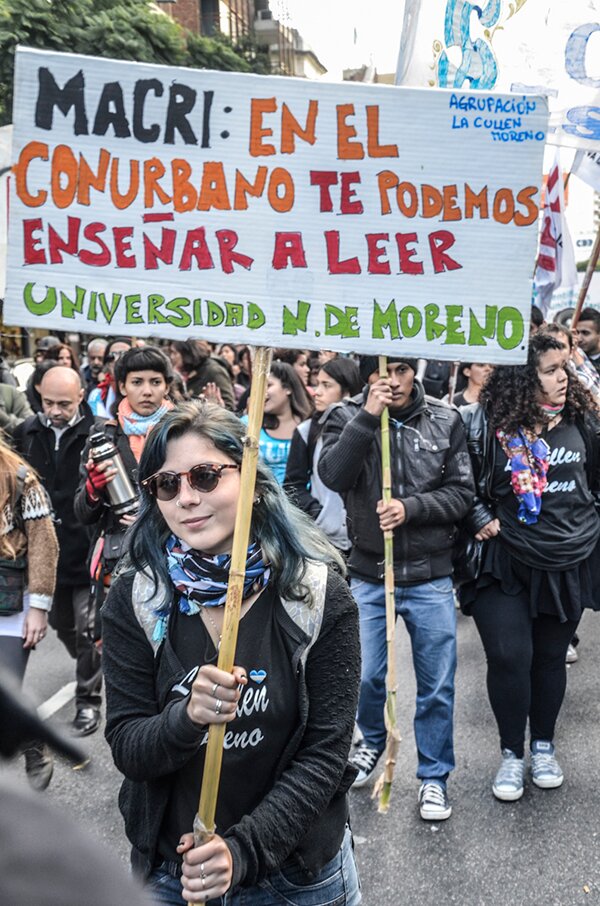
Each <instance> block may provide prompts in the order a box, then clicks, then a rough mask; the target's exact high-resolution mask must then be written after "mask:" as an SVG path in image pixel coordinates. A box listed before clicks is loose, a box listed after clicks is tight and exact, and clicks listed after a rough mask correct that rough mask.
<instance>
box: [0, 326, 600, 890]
mask: <svg viewBox="0 0 600 906" xmlns="http://www.w3.org/2000/svg"><path fill="white" fill-rule="evenodd" d="M537 320H539V319H537ZM533 327H535V330H534V329H533ZM82 359H83V362H84V364H81V363H80V361H79V357H78V355H77V351H76V350H75V349H74V348H72V347H71V345H69V344H68V343H66V342H61V340H60V339H59V338H58V337H54V336H47V337H44V338H43V339H42V340H41V341H39V342H38V344H37V348H36V353H35V357H34V363H33V367H32V373H31V376H30V378H29V381H28V383H27V387H26V389H25V391H24V392H21V391H20V390H19V389H17V387H16V386H15V383H16V382H15V381H14V379H13V378H12V375H11V374H10V370H9V369H8V368H7V367H5V363H4V362H3V370H2V372H0V428H2V431H3V432H4V438H3V440H2V442H1V443H0V460H2V475H1V479H2V480H1V481H0V497H1V498H2V499H1V500H0V506H1V507H2V513H3V526H2V530H1V532H0V588H1V589H2V590H5V593H6V595H7V597H6V600H7V601H8V600H9V597H10V595H9V592H10V591H11V590H12V592H13V597H14V593H15V589H17V591H16V594H17V595H18V594H19V593H20V594H21V596H22V606H21V607H20V608H18V607H17V608H16V609H15V610H14V612H11V611H10V610H9V609H8V607H7V608H6V610H5V609H4V607H2V611H1V615H0V652H1V654H2V660H3V661H5V662H6V663H7V664H8V665H9V666H10V668H11V670H12V671H13V673H14V674H15V675H16V676H18V678H19V681H21V682H22V680H23V676H24V673H25V666H26V663H27V658H28V656H29V653H30V651H31V650H32V649H35V647H36V645H37V644H39V643H40V642H41V641H42V640H43V638H44V636H45V634H46V632H47V624H49V625H50V626H51V627H52V628H53V629H54V630H55V631H56V633H57V635H58V637H59V639H60V640H61V642H62V643H63V644H64V645H65V647H66V649H67V651H68V652H69V654H70V655H71V657H72V658H73V660H74V662H75V675H76V694H75V713H74V715H73V718H72V723H71V732H72V733H73V735H75V736H86V735H88V734H91V733H94V732H96V731H97V730H98V728H99V727H100V726H101V723H102V720H101V706H102V686H103V680H105V682H106V712H107V713H106V736H107V740H108V743H109V745H110V747H111V749H112V753H113V757H114V760H115V763H116V764H117V766H118V768H119V769H120V770H121V772H122V773H123V774H124V777H125V780H124V788H123V793H122V797H121V808H122V812H123V815H124V818H125V823H126V830H127V833H128V836H129V839H130V841H131V843H132V847H133V857H132V859H133V863H134V866H135V867H136V868H137V870H138V871H139V872H140V873H141V874H142V875H143V876H144V877H145V878H146V880H147V882H148V883H149V885H150V887H151V889H152V890H153V896H155V897H156V901H157V902H159V903H163V904H181V903H183V902H185V901H186V900H194V901H197V902H205V901H207V900H214V901H215V902H219V898H220V897H221V898H223V899H222V902H223V903H227V904H228V906H236V904H238V903H242V902H243V903H248V904H254V906H263V904H267V903H271V902H275V901H277V902H279V901H280V900H281V898H282V897H285V896H286V895H288V896H291V897H292V899H291V900H290V902H294V903H298V904H306V906H309V904H314V903H317V902H323V903H324V902H336V903H337V902H339V903H347V904H349V906H354V904H358V903H360V901H361V900H360V889H359V884H358V879H357V875H356V867H355V864H354V857H353V854H352V847H351V835H350V831H349V826H348V809H349V805H348V802H349V795H348V794H349V791H350V789H351V788H354V789H356V788H360V787H362V786H365V785H367V784H369V783H370V782H371V781H372V779H373V778H374V775H375V773H376V771H377V768H378V763H379V762H380V758H381V756H382V754H383V751H384V748H385V741H386V728H385V724H384V703H385V695H386V690H385V674H386V617H385V589H384V543H383V533H384V532H387V531H391V532H393V538H394V564H393V569H394V580H395V607H396V615H397V616H400V617H401V618H402V619H403V621H404V623H405V625H406V628H407V631H408V633H409V637H410V643H411V647H412V657H413V665H414V671H415V679H416V702H415V714H414V727H415V742H416V750H417V751H416V776H417V779H418V786H417V788H416V792H417V796H416V799H417V807H418V809H419V813H420V815H421V817H422V818H423V820H425V821H442V820H446V819H448V818H449V817H450V815H451V812H452V805H451V790H450V789H449V783H448V781H449V778H450V775H451V773H452V771H453V769H454V738H453V716H454V683H455V672H456V666H457V653H456V625H457V605H458V604H460V609H461V610H462V613H463V614H465V615H472V616H473V618H474V623H475V626H476V628H477V631H478V633H479V635H480V637H481V640H482V644H483V647H484V650H485V655H486V659H487V689H488V695H489V700H490V705H491V709H492V712H493V715H494V718H495V720H496V723H497V727H498V735H499V750H500V751H499V768H498V771H497V773H496V775H495V776H494V778H491V779H492V783H491V789H492V792H493V795H494V796H495V797H496V798H497V799H499V800H504V801H515V800H517V799H519V798H520V797H521V796H522V795H523V791H524V785H525V783H526V777H527V765H529V772H530V777H531V781H532V782H533V784H534V785H535V786H537V787H539V788H540V789H549V788H556V787H559V786H560V785H561V784H562V782H563V778H564V771H563V767H562V766H561V764H560V762H559V760H558V758H557V754H556V750H555V739H554V736H555V726H556V723H557V719H558V716H559V712H560V708H561V704H562V701H563V697H564V692H565V686H566V662H567V660H574V659H576V658H577V656H578V655H577V651H576V650H575V647H574V645H575V644H576V643H577V641H578V640H577V636H576V630H577V627H578V624H579V621H580V619H581V616H582V612H583V609H584V608H591V609H594V610H597V609H600V593H599V591H598V589H600V581H598V580H599V578H600V577H599V576H598V575H597V570H598V568H599V562H600V561H599V557H598V551H597V546H598V543H599V539H600V518H599V516H598V511H597V506H596V502H597V494H598V491H599V490H600V449H599V444H600V414H599V412H598V400H599V398H600V374H599V372H600V312H597V311H596V310H594V309H591V308H588V309H584V311H583V312H582V313H581V317H580V321H579V324H578V327H577V330H576V331H574V332H571V331H570V330H569V329H568V328H567V327H565V326H563V325H561V324H541V325H540V324H535V325H532V337H531V340H530V346H529V351H528V359H527V362H526V363H525V364H523V365H518V366H497V367H495V368H494V367H493V366H491V365H490V364H486V363H480V362H464V363H461V364H460V366H459V367H458V369H457V370H456V372H455V373H454V374H452V369H451V367H450V365H449V364H448V363H445V362H438V361H431V362H425V361H423V360H418V361H417V360H414V359H411V358H407V357H404V356H398V355H392V356H390V357H389V359H388V369H387V376H385V377H384V376H381V375H380V372H379V366H378V361H377V358H376V357H373V356H362V357H358V356H357V357H354V356H351V357H347V356H342V355H337V354H336V353H331V352H328V351H322V352H320V353H315V352H309V351H307V350H288V349H276V350H274V354H273V364H272V367H271V372H270V375H269V378H268V382H267V388H266V397H265V406H264V417H263V421H262V427H261V431H260V438H259V449H260V462H259V468H258V478H257V485H256V491H255V497H254V502H253V511H252V525H251V543H250V547H249V549H248V559H247V564H246V582H245V587H244V596H243V605H242V619H241V622H240V638H239V644H238V651H237V655H236V664H237V665H239V666H236V667H235V668H234V670H233V673H232V674H224V673H222V672H221V671H219V670H218V669H217V666H216V660H217V656H218V649H219V645H220V640H221V631H222V626H223V604H224V601H225V595H226V588H227V578H228V571H229V564H230V559H231V557H230V555H231V542H232V537H233V527H234V522H235V512H236V507H237V501H238V498H239V496H240V493H241V490H242V489H241V487H240V474H239V467H240V463H241V456H242V450H243V445H244V432H245V430H246V428H245V426H246V424H247V406H248V399H249V391H250V387H251V384H252V357H251V353H250V350H249V349H248V347H245V346H237V345H232V344H223V345H221V346H218V347H215V346H211V345H210V344H208V343H207V342H204V341H202V340H194V339H186V340H177V341H175V340H173V341H170V342H163V341H155V342H150V341H144V342H140V341H135V340H133V339H132V338H127V337H117V338H111V339H106V338H101V337H96V338H93V339H91V340H90V341H89V343H88V344H87V347H86V349H85V350H84V354H83V356H82ZM385 408H387V409H388V411H389V414H390V444H391V457H390V461H391V487H392V499H391V501H390V502H389V503H384V501H383V493H382V464H381V414H382V412H383V410H384V409H385ZM99 451H100V452H99ZM127 489H129V490H127ZM127 494H129V498H128V497H127ZM119 495H120V496H119ZM15 566H16V567H18V568H21V570H22V575H21V580H22V582H21V585H20V586H19V585H18V584H17V583H16V580H15V572H16V573H18V568H17V569H16V570H15ZM11 570H12V571H11ZM23 577H24V578H23ZM19 588H20V592H19V591H18V589H19ZM1 597H2V595H0V598H1ZM211 724H226V725H227V734H226V737H225V750H226V751H225V757H224V768H223V770H224V777H226V778H227V783H226V784H224V788H225V789H226V790H227V792H226V793H225V794H224V795H223V796H222V797H221V798H220V799H219V805H218V812H217V830H218V833H217V835H216V836H215V837H214V838H213V840H212V841H211V842H210V843H209V844H204V845H202V846H197V845H196V844H195V843H194V839H193V837H192V836H191V835H190V833H189V832H190V831H191V829H192V828H191V825H192V822H193V816H194V812H195V808H196V804H197V801H198V792H199V778H200V777H201V774H202V766H203V764H204V752H205V743H206V737H207V730H208V727H209V726H210V725H211ZM353 736H354V739H353ZM527 742H528V745H527ZM493 744H494V743H493V739H492V734H491V733H490V745H493ZM25 756H26V771H27V776H28V777H29V779H30V782H31V784H32V785H33V786H34V787H35V788H36V789H43V788H45V787H46V786H47V785H48V783H49V782H50V779H51V776H52V758H51V755H50V753H49V750H48V748H47V746H46V745H45V744H42V743H40V742H38V741H36V740H29V741H28V744H27V746H26V747H25ZM239 891H243V897H244V898H243V899H242V898H238V892H239ZM317 891H320V893H317ZM184 894H185V899H183V898H182V897H183V895H184ZM325 894H326V895H327V897H328V899H321V900H319V899H318V898H317V899H315V897H318V896H322V895H325ZM269 897H270V898H269ZM277 897H279V898H280V899H277ZM281 901H284V900H281ZM285 901H286V902H287V900H285Z"/></svg>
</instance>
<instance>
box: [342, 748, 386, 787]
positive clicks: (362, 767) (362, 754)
mask: <svg viewBox="0 0 600 906" xmlns="http://www.w3.org/2000/svg"><path fill="white" fill-rule="evenodd" d="M380 755H381V752H378V751H377V749H372V748H371V746H367V745H365V744H364V743H362V745H360V746H359V747H358V748H357V750H356V752H354V753H353V754H352V755H351V756H350V764H353V765H354V767H356V768H358V774H357V776H356V780H355V781H354V783H353V784H352V786H353V788H354V789H360V787H361V786H365V784H367V783H368V782H369V780H370V779H371V777H372V776H373V774H374V773H375V768H376V767H377V762H378V761H379V756H380Z"/></svg>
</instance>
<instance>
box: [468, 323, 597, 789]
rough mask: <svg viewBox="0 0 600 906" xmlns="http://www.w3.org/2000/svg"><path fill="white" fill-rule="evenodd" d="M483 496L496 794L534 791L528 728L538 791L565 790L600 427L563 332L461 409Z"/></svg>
mask: <svg viewBox="0 0 600 906" xmlns="http://www.w3.org/2000/svg"><path fill="white" fill-rule="evenodd" d="M461 414H462V415H463V419H464V421H465V424H466V427H467V433H468V440H469V447H470V450H471V453H472V458H473V460H474V471H475V474H476V476H477V490H478V495H479V498H478V499H477V500H476V502H475V504H474V507H473V509H472V511H471V513H470V514H469V517H468V520H469V523H470V526H471V529H472V531H473V533H474V534H475V533H476V534H475V537H476V538H478V539H481V540H483V541H484V542H485V549H484V552H483V560H482V566H481V571H480V575H479V577H478V579H477V581H476V582H475V583H473V584H471V585H469V586H466V587H465V588H463V589H462V591H461V603H462V606H463V609H464V610H465V611H466V612H467V613H472V615H473V617H474V619H475V623H476V625H477V629H478V631H479V634H480V636H481V639H482V642H483V645H484V648H485V652H486V656H487V663H488V673H487V685H488V694H489V697H490V703H491V706H492V710H493V712H494V715H495V717H496V721H497V723H498V729H499V733H500V747H501V750H502V761H501V764H500V768H499V771H498V773H497V775H496V777H495V780H494V783H493V787H492V789H493V793H494V795H495V796H496V798H498V799H501V800H505V801H514V800H517V799H519V798H520V797H521V796H522V795H523V785H524V774H525V761H524V741H525V730H526V725H527V720H528V719H529V731H530V740H531V744H530V759H531V775H532V780H533V783H534V784H535V785H536V786H537V787H539V788H541V789H551V788H555V787H559V786H560V785H561V784H562V782H563V776H564V775H563V771H562V769H561V767H560V765H559V763H558V761H557V759H556V755H555V750H554V728H555V724H556V720H557V717H558V713H559V711H560V707H561V704H562V700H563V697H564V692H565V687H566V668H565V656H566V652H567V647H568V645H569V642H570V641H571V638H572V636H573V633H574V632H575V630H576V628H577V624H578V623H579V620H580V619H581V615H582V611H583V608H584V607H592V608H594V609H600V557H599V553H598V539H599V536H600V519H599V517H598V514H597V512H596V506H595V492H596V491H597V489H598V466H599V461H600V457H599V455H598V454H599V445H600V441H599V420H598V413H597V409H596V404H595V403H594V401H593V399H592V397H591V396H590V394H589V393H588V391H587V390H585V389H584V387H583V386H582V385H581V383H580V381H579V380H578V379H577V377H575V376H574V375H573V374H572V373H571V372H570V370H569V369H568V367H567V361H566V356H565V352H564V350H563V348H562V346H561V344H560V343H559V342H558V341H557V340H556V339H555V338H554V337H552V336H550V335H548V334H546V335H544V334H541V333H538V334H536V335H535V336H534V337H533V338H532V340H531V343H530V347H529V354H528V360H527V364H526V365H519V366H510V367H502V368H497V369H496V370H495V371H494V373H493V374H492V375H491V377H490V378H489V380H488V382H487V384H486V386H485V387H484V389H483V390H482V393H481V397H480V403H479V404H474V405H472V406H467V407H464V408H463V409H462V410H461Z"/></svg>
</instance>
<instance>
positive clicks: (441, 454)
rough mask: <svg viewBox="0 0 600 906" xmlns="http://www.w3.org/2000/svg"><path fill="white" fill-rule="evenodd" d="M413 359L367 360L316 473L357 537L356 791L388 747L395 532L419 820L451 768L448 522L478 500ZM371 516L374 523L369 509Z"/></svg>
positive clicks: (450, 416)
mask: <svg viewBox="0 0 600 906" xmlns="http://www.w3.org/2000/svg"><path fill="white" fill-rule="evenodd" d="M415 372H416V362H415V361H414V360H413V359H407V358H400V357H393V358H390V359H389V360H388V374H389V377H388V378H380V377H379V373H378V369H377V359H376V357H375V356H365V357H363V359H362V362H361V374H362V376H363V378H364V380H365V382H366V383H367V386H366V387H365V390H364V391H363V394H362V397H355V398H354V400H352V401H350V403H348V404H347V405H345V406H340V407H339V408H338V409H336V410H335V411H334V412H333V413H332V414H331V416H330V418H329V420H328V423H327V427H326V431H325V434H324V439H323V450H322V453H321V457H320V461H319V474H320V476H321V478H322V480H323V481H324V483H325V484H326V485H327V486H328V487H330V488H332V490H335V491H338V492H340V493H344V495H345V502H346V509H347V513H348V523H349V533H350V537H351V539H352V542H353V548H352V553H351V555H350V559H349V562H348V568H349V572H350V576H351V578H352V593H353V595H354V597H355V599H356V601H357V602H358V606H359V611H360V621H361V649H362V661H363V663H362V676H361V690H360V701H359V706H358V715H357V723H358V727H359V729H360V731H361V733H362V735H363V742H362V744H361V745H360V747H359V748H358V750H357V751H356V753H355V755H354V756H353V759H352V760H353V761H354V763H355V765H356V766H357V767H358V768H359V774H358V777H357V779H356V782H355V784H354V785H355V786H364V785H365V784H366V783H367V782H368V781H369V780H370V778H371V777H372V776H373V773H374V771H375V768H376V765H377V761H378V759H379V757H380V755H381V754H382V752H383V749H384V746H385V738H386V730H385V725H384V716H383V715H384V703H385V695H386V692H385V673H386V661H387V657H386V622H385V588H384V574H383V559H384V556H383V534H382V532H384V531H386V530H389V529H392V530H393V532H394V578H395V585H396V590H395V598H396V613H397V614H399V615H400V616H402V618H403V619H404V622H405V624H406V628H407V630H408V632H409V635H410V638H411V644H412V652H413V663H414V667H415V674H416V680H417V708H416V714H415V721H414V726H415V737H416V743H417V752H418V769H417V777H418V778H419V780H420V781H421V786H420V789H419V807H420V814H421V817H422V818H424V819H425V820H432V821H440V820H443V819H445V818H449V817H450V814H451V811H452V809H451V806H450V803H449V801H448V796H447V792H446V781H447V779H448V775H449V773H450V771H451V770H452V769H453V768H454V750H453V706H454V673H455V669H456V613H455V607H454V598H453V594H452V582H451V578H450V576H451V572H452V563H451V555H452V546H453V539H454V527H455V525H456V523H457V522H458V521H459V520H460V519H461V518H462V517H463V516H464V515H465V514H466V513H467V511H468V509H469V507H470V505H471V502H472V500H473V496H474V484H473V475H472V471H471V465H470V461H469V455H468V452H467V446H466V441H465V436H464V431H463V428H462V424H461V421H460V417H459V416H458V413H457V412H455V411H453V410H452V409H451V408H450V407H449V406H447V405H446V404H444V403H441V402H438V401H437V400H434V399H432V398H430V397H426V396H425V394H424V391H423V387H422V385H421V384H420V382H419V381H417V380H416V379H415ZM386 406H387V407H389V411H390V439H391V477H392V500H391V501H390V503H388V504H384V503H383V501H382V499H381V498H382V474H381V452H380V450H381V428H380V417H381V413H382V412H383V410H384V408H385V407H386ZM375 513H377V516H378V521H377V519H374V514H375Z"/></svg>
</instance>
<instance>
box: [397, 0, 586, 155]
mask: <svg viewBox="0 0 600 906" xmlns="http://www.w3.org/2000/svg"><path fill="white" fill-rule="evenodd" d="M599 59H600V0H569V2H566V0H552V2H549V0H545V2H544V0H496V2H488V3H481V2H480V3H478V4H477V3H475V2H471V0H427V3H425V2H422V3H421V2H418V0H406V6H405V16H404V25H403V30H402V36H401V44H400V55H399V60H398V69H397V75H396V82H397V84H399V85H421V86H430V87H433V86H439V87H441V88H455V89H462V90H463V91H470V90H472V89H482V90H484V91H489V90H496V91H511V90H521V89H522V86H528V90H530V91H533V92H534V93H537V92H539V91H540V86H544V88H545V89H546V90H548V92H549V94H550V97H551V100H550V111H551V114H552V116H551V120H550V125H551V130H550V133H549V136H548V141H549V142H550V143H551V144H561V145H566V146H570V147H578V148H584V149H586V150H591V151H593V150H599V149H600V78H599V77H598V76H599V73H598V65H597V64H598V60H599ZM515 85H519V89H513V86H515ZM534 86H535V88H534ZM507 119H508V118H505V120H507ZM519 128H520V127H519V126H518V125H517V124H515V123H512V122H508V121H507V122H505V129H504V130H503V131H504V132H505V133H506V135H507V138H506V139H503V140H506V141H509V140H510V137H509V136H510V134H511V132H516V131H518V130H519ZM552 130H554V131H552Z"/></svg>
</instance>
